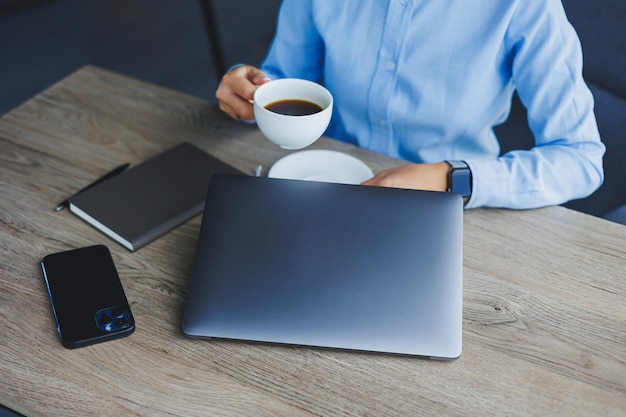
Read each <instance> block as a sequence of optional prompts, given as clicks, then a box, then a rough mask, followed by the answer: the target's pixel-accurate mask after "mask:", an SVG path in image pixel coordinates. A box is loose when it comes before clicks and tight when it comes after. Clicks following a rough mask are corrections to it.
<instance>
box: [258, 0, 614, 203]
mask: <svg viewBox="0 0 626 417" xmlns="http://www.w3.org/2000/svg"><path fill="white" fill-rule="evenodd" d="M262 69H263V70H264V71H265V72H266V74H267V75H268V76H270V78H281V77H298V78H306V79H310V80H313V81H316V82H320V83H323V84H324V85H326V87H327V88H328V89H329V90H330V91H331V92H332V94H333V96H334V100H335V111H334V114H333V118H332V121H331V124H330V126H329V129H328V131H327V132H326V134H327V135H328V136H331V137H334V138H336V139H340V140H343V141H346V142H350V143H353V144H356V145H358V146H361V147H363V148H367V149H370V150H373V151H376V152H381V153H384V154H387V155H389V156H392V157H396V158H401V159H404V160H407V161H412V162H440V161H443V160H464V161H466V162H467V163H468V165H469V166H470V168H471V170H472V176H473V184H472V197H471V199H470V201H469V202H468V204H467V207H468V208H471V207H479V206H492V207H509V208H532V207H539V206H545V205H552V204H561V203H563V202H566V201H569V200H571V199H576V198H582V197H585V196H587V195H589V194H590V193H592V192H593V191H594V190H595V189H596V188H597V187H598V186H599V185H600V184H601V183H602V180H603V168H602V156H603V155H604V151H605V147H604V145H603V144H602V142H601V141H600V136H599V133H598V129H597V125H596V121H595V116H594V114H593V97H592V95H591V92H590V91H589V89H588V88H587V86H586V84H585V82H584V80H583V78H582V52H581V46H580V42H579V40H578V37H577V35H576V33H575V31H574V29H573V28H572V26H571V25H570V24H569V22H568V21H567V18H566V16H565V12H564V10H563V6H562V4H561V2H560V0H480V1H467V0H390V1H383V0H285V1H284V3H283V5H282V7H281V11H280V15H279V20H278V26H277V32H276V37H275V40H274V42H273V44H272V47H271V48H270V51H269V53H268V56H267V58H266V60H265V62H264V63H263V65H262ZM514 90H517V91H518V94H519V96H520V98H521V100H522V102H523V103H524V105H525V106H526V108H527V110H528V116H529V124H530V127H531V129H532V131H533V133H534V136H535V142H536V146H535V147H534V148H533V149H532V150H529V151H522V150H519V151H512V152H509V153H507V154H505V155H503V156H499V153H500V146H499V143H498V140H497V138H496V136H495V134H494V132H493V129H492V128H493V127H494V126H495V125H498V124H500V123H502V122H503V121H505V120H506V118H507V117H508V114H509V111H510V106H511V97H512V94H513V92H514Z"/></svg>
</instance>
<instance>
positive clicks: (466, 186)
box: [446, 161, 472, 198]
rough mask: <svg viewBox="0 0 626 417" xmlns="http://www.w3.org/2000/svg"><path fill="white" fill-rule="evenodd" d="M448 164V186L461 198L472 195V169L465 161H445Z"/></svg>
mask: <svg viewBox="0 0 626 417" xmlns="http://www.w3.org/2000/svg"><path fill="white" fill-rule="evenodd" d="M446 162H447V163H448V165H450V174H449V177H448V187H449V189H450V191H451V192H453V193H457V194H460V195H461V197H463V198H469V197H470V196H471V195H472V171H471V170H470V169H469V166H468V165H467V163H466V162H465V161H446Z"/></svg>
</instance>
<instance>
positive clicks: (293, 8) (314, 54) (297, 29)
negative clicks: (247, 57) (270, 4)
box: [261, 0, 324, 83]
mask: <svg viewBox="0 0 626 417" xmlns="http://www.w3.org/2000/svg"><path fill="white" fill-rule="evenodd" d="M312 7H313V5H312V0H284V1H283V3H282V5H281V8H280V12H279V16H278V24H277V27H276V36H275V37H274V41H273V42H272V46H271V47H270V50H269V52H268V54H267V57H266V58H265V61H264V62H263V64H262V65H261V69H262V70H263V71H264V72H265V74H267V76H268V77H269V78H272V79H276V78H286V77H290V78H291V77H293V78H304V79H307V80H310V81H314V82H317V83H323V69H324V43H323V41H322V39H321V37H320V34H319V32H318V31H317V29H316V27H315V23H314V20H313V13H312Z"/></svg>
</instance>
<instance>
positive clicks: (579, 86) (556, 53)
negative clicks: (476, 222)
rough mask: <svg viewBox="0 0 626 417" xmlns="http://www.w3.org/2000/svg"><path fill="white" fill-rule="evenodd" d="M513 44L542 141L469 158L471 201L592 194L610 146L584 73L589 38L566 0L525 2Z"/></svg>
mask: <svg viewBox="0 0 626 417" xmlns="http://www.w3.org/2000/svg"><path fill="white" fill-rule="evenodd" d="M505 47H506V48H507V49H508V50H510V51H511V56H512V61H511V62H512V74H513V81H514V83H515V87H516V90H517V92H518V94H519V96H520V99H521V101H522V102H523V103H524V105H525V107H526V109H527V110H528V122H529V126H530V128H531V130H532V132H533V134H534V138H535V147H534V148H533V149H531V150H527V151H526V150H518V151H512V152H509V153H507V154H505V155H503V156H501V157H499V158H497V159H495V160H470V161H466V162H467V163H468V165H469V166H470V169H471V170H472V176H473V190H472V197H471V199H470V201H469V202H468V204H467V208H472V207H480V206H491V207H508V208H519V209H524V208H534V207H541V206H546V205H555V204H562V203H564V202H567V201H569V200H573V199H577V198H583V197H586V196H588V195H589V194H591V193H592V192H593V191H595V190H596V189H597V188H598V187H599V186H600V184H601V183H602V181H603V179H604V174H603V167H602V157H603V155H604V152H605V146H604V144H602V142H601V141H600V135H599V132H598V128H597V124H596V120H595V116H594V113H593V97H592V95H591V92H590V90H589V88H588V87H587V85H586V84H585V82H584V80H583V76H582V49H581V45H580V42H579V40H578V36H577V35H576V32H575V31H574V28H573V27H572V26H571V25H570V23H569V22H568V21H567V18H566V16H565V11H564V10H563V6H562V4H561V2H560V1H559V0H528V1H523V2H519V3H518V7H517V9H516V10H515V13H514V15H513V17H512V20H511V22H510V26H509V28H508V32H507V36H506V39H505Z"/></svg>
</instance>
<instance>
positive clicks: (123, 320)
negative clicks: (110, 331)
mask: <svg viewBox="0 0 626 417" xmlns="http://www.w3.org/2000/svg"><path fill="white" fill-rule="evenodd" d="M126 326H128V319H126V317H120V318H118V319H117V320H115V327H117V328H122V327H126Z"/></svg>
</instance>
